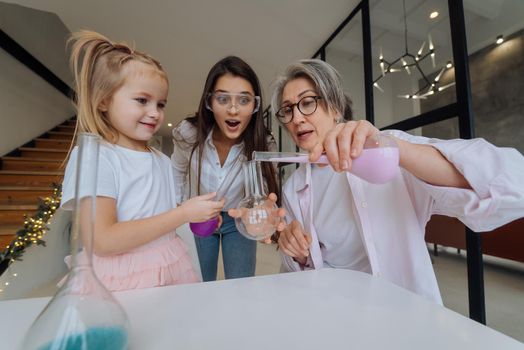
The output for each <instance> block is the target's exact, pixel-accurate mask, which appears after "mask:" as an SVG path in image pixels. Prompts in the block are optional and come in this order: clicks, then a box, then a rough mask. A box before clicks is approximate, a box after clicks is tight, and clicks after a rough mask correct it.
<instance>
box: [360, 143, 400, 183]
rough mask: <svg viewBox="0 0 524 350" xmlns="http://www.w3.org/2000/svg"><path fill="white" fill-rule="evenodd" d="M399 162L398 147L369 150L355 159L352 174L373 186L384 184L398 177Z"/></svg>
mask: <svg viewBox="0 0 524 350" xmlns="http://www.w3.org/2000/svg"><path fill="white" fill-rule="evenodd" d="M398 162H399V154H398V148H396V147H383V148H368V149H365V150H363V151H362V154H361V155H360V156H359V157H358V158H356V159H353V164H352V165H351V170H350V172H351V173H352V174H353V175H356V176H358V177H360V178H361V179H362V180H365V181H367V182H370V183H372V184H384V183H386V182H389V181H391V180H392V179H393V178H394V177H395V176H396V175H397V173H398Z"/></svg>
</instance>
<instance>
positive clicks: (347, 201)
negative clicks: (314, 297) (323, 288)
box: [311, 165, 371, 273]
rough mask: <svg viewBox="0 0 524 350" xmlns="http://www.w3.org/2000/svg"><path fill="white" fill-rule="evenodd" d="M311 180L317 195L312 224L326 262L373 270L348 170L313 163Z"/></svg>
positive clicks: (314, 195)
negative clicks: (358, 218)
mask: <svg viewBox="0 0 524 350" xmlns="http://www.w3.org/2000/svg"><path fill="white" fill-rule="evenodd" d="M311 180H312V181H311V183H312V184H313V197H314V198H315V200H314V201H313V213H315V215H314V216H313V225H314V226H315V228H316V230H317V233H318V241H319V244H320V250H321V252H322V257H323V260H324V266H325V267H333V268H341V269H351V270H356V271H362V272H367V273H371V265H370V263H369V259H368V256H367V254H366V250H365V248H364V244H363V241H362V236H361V233H360V229H359V227H360V226H359V225H358V223H357V222H356V220H357V219H356V217H357V216H356V215H354V204H353V196H352V195H351V189H350V187H349V184H348V181H347V178H346V173H345V172H342V173H337V172H335V171H333V169H332V168H331V167H330V166H326V167H319V166H316V165H312V169H311ZM348 209H349V210H348ZM348 216H350V217H348Z"/></svg>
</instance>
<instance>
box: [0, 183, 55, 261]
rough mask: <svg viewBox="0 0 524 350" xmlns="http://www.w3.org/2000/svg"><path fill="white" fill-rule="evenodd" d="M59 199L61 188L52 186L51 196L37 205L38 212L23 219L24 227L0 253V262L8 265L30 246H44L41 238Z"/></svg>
mask: <svg viewBox="0 0 524 350" xmlns="http://www.w3.org/2000/svg"><path fill="white" fill-rule="evenodd" d="M61 197H62V188H61V186H60V185H53V195H52V196H51V197H46V198H45V199H44V200H43V201H42V202H41V203H40V204H39V211H38V212H37V213H36V214H35V215H33V216H32V217H28V216H26V217H25V219H24V227H23V228H22V229H20V230H18V231H17V232H16V238H15V239H14V240H13V241H12V242H11V243H10V244H8V245H7V246H6V249H5V250H4V252H2V253H0V261H5V260H8V261H9V263H13V262H14V261H15V260H17V259H18V258H20V257H21V256H22V255H23V253H24V251H25V249H26V248H27V247H29V246H31V245H32V244H38V245H44V244H45V242H44V241H43V240H42V238H43V237H44V235H45V233H46V232H47V230H48V225H49V224H50V219H51V218H52V217H53V214H54V213H55V211H56V209H57V208H58V207H59V205H60V200H61Z"/></svg>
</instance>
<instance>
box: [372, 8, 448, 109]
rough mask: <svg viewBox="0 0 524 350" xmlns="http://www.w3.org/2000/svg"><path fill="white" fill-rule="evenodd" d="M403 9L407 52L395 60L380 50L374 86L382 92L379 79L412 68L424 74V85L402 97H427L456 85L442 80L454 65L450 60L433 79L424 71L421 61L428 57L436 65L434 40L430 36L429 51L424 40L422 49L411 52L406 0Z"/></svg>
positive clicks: (409, 70)
mask: <svg viewBox="0 0 524 350" xmlns="http://www.w3.org/2000/svg"><path fill="white" fill-rule="evenodd" d="M402 5H403V10H404V44H405V48H406V50H405V53H404V54H403V55H401V56H400V57H398V58H397V59H395V60H393V61H388V60H386V59H385V58H384V56H383V55H382V50H381V52H380V56H379V60H380V70H381V74H380V76H379V77H378V78H376V79H375V80H374V81H373V86H374V87H375V88H377V89H378V90H380V91H381V92H384V90H383V89H382V88H381V87H380V85H379V84H378V82H379V80H380V79H382V78H384V77H385V76H386V75H388V74H390V73H396V72H402V71H405V72H406V73H407V74H408V75H411V70H412V69H413V70H415V71H417V72H419V73H420V75H421V76H422V81H423V84H422V87H421V88H420V89H419V90H417V91H416V92H414V93H410V94H405V95H398V97H400V98H405V99H425V98H426V97H427V96H429V95H433V94H434V93H436V92H440V91H442V90H445V89H447V88H448V87H450V86H453V85H455V82H452V83H450V84H446V85H442V84H441V82H440V78H441V76H442V74H443V73H444V71H446V69H450V68H451V67H453V65H452V63H451V62H450V61H449V62H448V63H447V64H446V65H445V66H444V67H442V69H441V70H440V72H439V73H438V74H437V75H436V76H435V78H433V79H432V80H431V79H430V78H428V75H427V74H425V73H424V71H423V70H422V67H421V66H420V63H421V62H424V61H425V60H426V59H427V58H431V63H432V65H433V68H435V67H436V65H435V48H434V46H433V41H432V40H431V36H430V35H429V36H428V48H427V51H424V49H425V46H426V42H425V41H424V42H423V43H422V45H421V46H420V49H419V50H418V52H417V54H416V55H414V54H412V53H410V52H409V49H408V25H407V21H406V0H402Z"/></svg>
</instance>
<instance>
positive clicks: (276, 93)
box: [271, 59, 353, 120]
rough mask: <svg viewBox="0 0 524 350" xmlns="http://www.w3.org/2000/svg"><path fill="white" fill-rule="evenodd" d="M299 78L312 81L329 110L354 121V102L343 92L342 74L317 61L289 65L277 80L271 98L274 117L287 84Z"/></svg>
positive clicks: (301, 61)
mask: <svg viewBox="0 0 524 350" xmlns="http://www.w3.org/2000/svg"><path fill="white" fill-rule="evenodd" d="M297 78H306V79H308V80H309V81H311V83H312V84H313V86H314V87H315V90H316V91H317V93H318V95H319V96H320V97H322V100H323V101H324V103H325V104H326V106H327V108H328V109H333V110H336V111H337V112H339V113H340V114H341V115H342V117H343V119H344V120H351V119H353V110H352V108H351V105H352V102H351V99H350V98H349V96H348V95H346V94H345V93H344V91H343V88H342V78H341V77H340V74H339V73H338V72H337V71H336V70H335V68H333V67H332V66H331V65H329V64H328V63H326V62H324V61H321V60H316V59H308V60H300V61H298V62H296V63H293V64H291V65H289V66H288V67H287V69H286V71H285V72H284V74H283V75H281V76H279V77H278V78H277V79H276V80H275V82H274V83H273V87H274V88H273V94H272V96H271V111H272V112H273V115H276V113H277V111H278V109H279V108H280V107H281V105H282V93H283V92H284V88H285V87H286V85H287V83H289V82H290V81H292V80H295V79H297Z"/></svg>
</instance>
